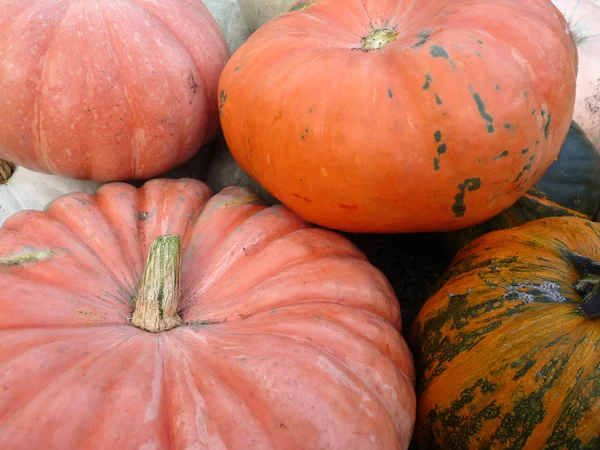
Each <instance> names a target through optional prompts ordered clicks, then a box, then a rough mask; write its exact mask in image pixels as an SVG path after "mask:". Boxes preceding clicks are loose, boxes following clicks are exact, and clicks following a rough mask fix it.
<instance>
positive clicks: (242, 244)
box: [0, 179, 416, 450]
mask: <svg viewBox="0 0 600 450" xmlns="http://www.w3.org/2000/svg"><path fill="white" fill-rule="evenodd" d="M257 198H258V197H257V196H256V194H254V193H252V192H251V191H250V190H247V189H243V188H226V189H224V190H223V191H222V192H220V193H219V194H217V195H215V196H213V197H211V191H210V189H209V188H208V187H207V186H206V185H205V184H203V183H201V182H199V181H195V180H191V179H180V180H177V181H175V180H166V179H159V180H153V181H149V182H147V183H146V184H145V185H144V186H143V187H142V188H140V189H136V188H134V187H132V186H130V185H128V184H125V183H109V184H106V185H104V186H102V187H101V188H100V189H99V191H98V192H97V193H96V194H95V195H94V196H90V195H88V194H84V193H76V194H69V195H67V196H64V197H61V198H60V199H58V200H56V201H54V202H53V203H52V204H51V205H50V206H49V207H48V209H47V210H46V211H45V212H39V211H26V212H21V213H18V214H16V215H14V216H12V217H11V218H9V219H8V220H7V221H6V222H5V224H4V226H3V227H2V228H0V336H1V339H0V368H1V369H0V370H1V373H2V377H1V378H0V393H1V395H0V430H1V431H0V448H2V449H17V448H18V449H20V450H30V449H31V450H33V449H40V448H44V449H49V450H54V449H65V448H69V449H75V448H77V449H82V450H83V449H98V448H114V449H125V448H150V447H151V448H154V449H174V448H178V449H179V448H181V449H183V448H210V449H216V448H228V449H247V448H256V449H259V448H260V449H270V448H280V449H284V448H285V449H292V448H310V449H316V448H332V449H336V448H337V449H344V450H345V449H366V448H369V449H391V448H398V449H407V448H408V444H409V442H410V439H411V434H412V429H413V424H414V414H415V409H416V404H415V393H414V390H413V383H414V373H413V361H412V356H411V354H410V352H409V350H408V347H407V346H406V344H405V342H404V340H403V339H402V337H401V335H400V332H399V331H400V329H401V321H400V308H399V306H398V303H397V300H396V298H395V296H394V293H393V290H392V289H391V287H390V285H389V283H388V281H387V280H386V278H385V277H384V276H383V275H382V274H381V272H379V271H378V270H377V269H375V268H374V267H373V266H371V265H370V264H369V262H368V261H367V259H366V258H365V257H364V255H363V254H362V253H361V252H360V251H359V250H358V249H357V248H356V247H354V246H353V245H352V244H350V243H349V242H348V241H347V240H346V239H344V238H343V237H342V236H340V235H338V234H336V233H333V232H331V231H327V230H322V229H316V228H311V227H310V226H309V225H308V224H307V223H306V222H305V221H303V220H302V219H300V218H299V217H298V216H297V215H295V214H294V213H292V212H291V211H290V210H288V209H287V208H285V207H284V206H282V205H279V206H273V207H270V208H268V207H266V206H264V205H261V204H259V203H258V202H257ZM146 255H148V256H147V259H146V263H145V264H144V259H145V258H146Z"/></svg>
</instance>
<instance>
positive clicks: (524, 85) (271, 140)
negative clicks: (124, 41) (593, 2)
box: [219, 0, 577, 233]
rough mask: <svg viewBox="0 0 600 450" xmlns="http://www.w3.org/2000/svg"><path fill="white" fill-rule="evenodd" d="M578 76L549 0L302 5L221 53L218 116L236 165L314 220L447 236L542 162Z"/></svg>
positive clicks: (508, 194) (485, 213)
mask: <svg viewBox="0 0 600 450" xmlns="http://www.w3.org/2000/svg"><path fill="white" fill-rule="evenodd" d="M576 75H577V54H576V48H575V45H574V43H573V39H572V36H571V34H570V32H569V30H568V27H567V23H566V21H565V19H564V18H563V16H562V15H561V14H560V12H559V11H558V10H557V9H556V8H555V7H554V6H553V5H552V3H551V2H550V1H543V0H521V1H518V2H517V1H514V0H495V1H490V0H476V1H474V0H415V1H404V0H384V1H368V2H364V1H360V0H315V1H306V2H300V3H298V4H296V5H295V6H294V7H292V10H291V11H290V12H288V13H286V14H284V15H282V16H279V17H278V18H276V19H274V20H271V21H270V22H268V23H266V24H264V25H263V26H262V27H260V28H259V29H258V30H257V31H256V32H255V33H254V34H253V35H252V36H250V38H249V39H248V41H246V44H245V45H243V46H242V47H240V48H239V49H238V51H236V53H235V54H234V55H232V57H231V59H229V61H228V63H227V64H226V66H225V68H224V70H223V72H222V74H221V77H220V80H219V105H220V115H221V124H222V128H223V133H224V135H225V139H226V140H227V144H228V146H229V149H230V151H231V153H232V154H233V156H234V158H235V159H236V161H237V162H238V163H239V164H240V166H241V167H242V168H243V169H244V170H245V171H246V172H247V173H248V174H249V175H250V176H251V177H252V178H253V179H255V180H257V181H258V182H259V183H260V184H261V185H262V186H263V187H264V188H265V189H266V190H267V191H268V192H269V193H271V194H272V195H273V196H274V197H275V198H277V199H279V200H280V201H281V202H282V203H284V204H285V205H287V206H288V207H289V208H291V209H292V210H293V211H295V212H297V213H298V214H300V215H301V216H302V217H304V218H305V219H307V220H308V221H310V222H312V223H316V224H318V225H322V226H325V227H328V228H333V229H338V230H344V231H354V232H363V233H366V232H424V231H447V230H456V229H460V228H465V227H468V226H472V225H475V224H477V223H481V222H483V221H484V220H487V219H490V218H491V217H493V216H495V215H496V214H498V213H500V212H501V211H502V210H503V209H505V208H507V207H509V206H510V205H512V204H513V203H514V202H515V201H516V200H517V199H518V198H519V197H520V196H521V195H522V194H523V193H524V192H526V191H527V190H528V189H529V188H531V187H532V186H533V185H534V184H535V182H536V181H537V180H538V179H539V178H540V177H541V176H542V174H543V173H544V171H545V170H546V169H548V167H549V166H550V164H552V161H553V160H554V159H555V158H556V155H557V154H558V152H559V149H560V146H561V144H562V142H563V140H564V138H565V136H566V134H567V131H568V129H569V125H570V123H571V119H572V116H573V107H574V102H575V81H576Z"/></svg>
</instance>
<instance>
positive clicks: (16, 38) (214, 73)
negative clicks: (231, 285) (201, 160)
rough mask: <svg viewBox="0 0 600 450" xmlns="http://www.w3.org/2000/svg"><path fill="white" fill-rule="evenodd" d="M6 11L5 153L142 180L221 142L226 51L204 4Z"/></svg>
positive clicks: (1, 76) (57, 1)
mask: <svg viewBox="0 0 600 450" xmlns="http://www.w3.org/2000/svg"><path fill="white" fill-rule="evenodd" d="M2 6H3V13H2V16H1V17H0V61H2V65H1V66H0V90H1V91H2V107H1V108H0V157H2V158H4V159H6V160H8V161H12V162H13V163H15V164H16V165H18V166H22V167H25V168H27V169H30V170H34V171H38V172H44V173H52V174H57V175H61V176H64V177H68V178H76V179H94V180H98V181H110V180H127V179H145V178H150V177H153V176H155V175H157V174H160V173H163V172H165V171H167V170H169V169H172V168H173V167H176V166H178V165H180V164H182V163H184V162H185V161H187V160H189V159H190V158H191V157H192V156H193V155H194V154H195V153H196V152H197V151H198V149H199V148H200V147H201V145H202V144H203V143H204V142H206V141H207V140H209V139H210V138H211V137H212V136H215V135H216V133H217V131H218V129H219V120H218V111H217V108H218V104H217V83H218V78H219V75H220V73H221V70H222V69H223V66H224V64H225V61H226V60H227V58H228V56H229V55H228V50H227V45H226V42H225V38H224V37H223V34H222V33H221V31H220V29H219V27H218V25H217V23H216V22H215V20H214V18H213V17H212V16H211V14H210V12H209V11H208V9H207V8H206V6H205V5H204V4H203V3H202V1H201V0H160V1H152V2H150V1H141V0H133V1H127V2H114V1H113V2H80V1H75V0H41V1H37V2H23V1H21V0H8V1H5V2H3V5H2Z"/></svg>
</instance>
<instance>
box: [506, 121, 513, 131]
mask: <svg viewBox="0 0 600 450" xmlns="http://www.w3.org/2000/svg"><path fill="white" fill-rule="evenodd" d="M504 128H505V129H507V130H510V129H511V128H512V125H511V124H510V123H505V124H504Z"/></svg>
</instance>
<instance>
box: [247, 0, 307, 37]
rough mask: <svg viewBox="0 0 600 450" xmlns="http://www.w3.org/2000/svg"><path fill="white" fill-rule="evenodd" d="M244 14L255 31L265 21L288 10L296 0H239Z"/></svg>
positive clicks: (249, 26)
mask: <svg viewBox="0 0 600 450" xmlns="http://www.w3.org/2000/svg"><path fill="white" fill-rule="evenodd" d="M239 2H240V8H241V10H242V16H243V17H244V19H245V20H246V24H247V25H248V28H250V31H252V32H253V33H254V32H255V31H256V30H257V29H258V28H259V27H260V26H262V24H264V23H265V22H268V21H269V20H271V19H272V18H274V17H277V16H279V15H281V14H283V13H285V12H288V11H289V10H290V8H291V7H292V5H293V4H294V3H296V0H239Z"/></svg>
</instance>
